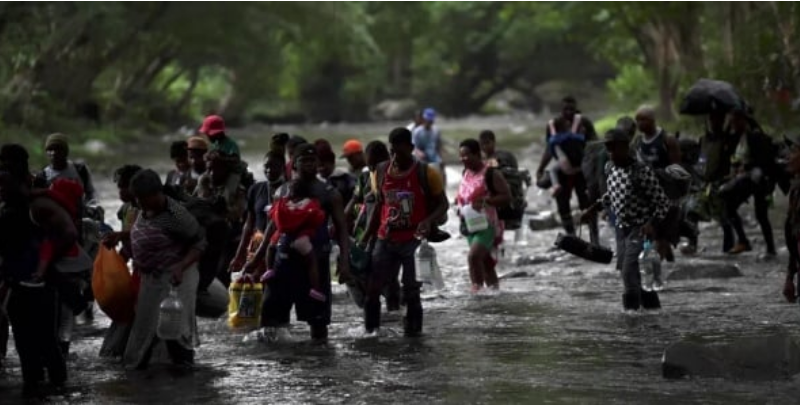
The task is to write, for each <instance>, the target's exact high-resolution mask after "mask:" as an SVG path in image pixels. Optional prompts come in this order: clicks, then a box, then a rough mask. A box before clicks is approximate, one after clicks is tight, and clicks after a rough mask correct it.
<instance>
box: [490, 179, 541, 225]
mask: <svg viewBox="0 0 800 406" xmlns="http://www.w3.org/2000/svg"><path fill="white" fill-rule="evenodd" d="M495 170H498V171H500V173H501V174H502V175H503V178H505V180H506V183H508V189H509V191H510V192H511V201H510V202H509V203H508V204H507V205H505V206H502V207H498V208H497V217H498V218H499V219H500V220H503V223H504V224H505V229H506V230H512V231H513V230H519V229H520V228H521V227H522V217H523V216H524V215H525V209H526V208H527V207H528V199H527V198H526V196H525V190H526V188H527V187H530V185H531V175H530V173H529V172H528V171H527V170H519V168H516V167H513V166H500V167H497V168H488V169H487V170H486V175H485V181H486V188H487V189H489V193H492V194H494V193H496V192H495V188H494V171H495Z"/></svg>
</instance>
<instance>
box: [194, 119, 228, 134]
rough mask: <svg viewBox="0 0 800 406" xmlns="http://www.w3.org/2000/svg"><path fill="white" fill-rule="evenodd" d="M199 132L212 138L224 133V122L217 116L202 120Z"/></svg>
mask: <svg viewBox="0 0 800 406" xmlns="http://www.w3.org/2000/svg"><path fill="white" fill-rule="evenodd" d="M200 132H201V133H203V134H206V135H208V136H209V137H213V136H215V135H217V134H220V133H224V132H225V120H223V119H222V117H220V116H218V115H211V116H208V117H206V118H205V119H203V125H202V126H201V127H200Z"/></svg>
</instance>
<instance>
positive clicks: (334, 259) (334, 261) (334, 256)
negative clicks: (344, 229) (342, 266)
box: [330, 244, 340, 275]
mask: <svg viewBox="0 0 800 406" xmlns="http://www.w3.org/2000/svg"><path fill="white" fill-rule="evenodd" d="M339 254H340V251H339V245H338V244H332V245H331V255H330V261H331V275H336V269H337V268H339Z"/></svg>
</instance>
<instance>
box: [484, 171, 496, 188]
mask: <svg viewBox="0 0 800 406" xmlns="http://www.w3.org/2000/svg"><path fill="white" fill-rule="evenodd" d="M494 169H495V168H493V167H491V166H490V167H488V168H486V172H484V174H483V182H484V183H486V189H487V190H488V191H489V194H490V195H496V194H497V190H496V189H495V188H494Z"/></svg>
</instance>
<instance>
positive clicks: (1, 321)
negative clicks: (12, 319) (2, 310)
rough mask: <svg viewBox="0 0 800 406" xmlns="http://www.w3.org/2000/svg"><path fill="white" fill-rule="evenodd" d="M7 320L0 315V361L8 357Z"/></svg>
mask: <svg viewBox="0 0 800 406" xmlns="http://www.w3.org/2000/svg"><path fill="white" fill-rule="evenodd" d="M8 328H9V326H8V319H7V318H6V316H5V315H3V314H0V359H2V358H5V357H6V355H8Z"/></svg>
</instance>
